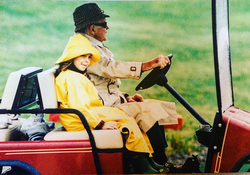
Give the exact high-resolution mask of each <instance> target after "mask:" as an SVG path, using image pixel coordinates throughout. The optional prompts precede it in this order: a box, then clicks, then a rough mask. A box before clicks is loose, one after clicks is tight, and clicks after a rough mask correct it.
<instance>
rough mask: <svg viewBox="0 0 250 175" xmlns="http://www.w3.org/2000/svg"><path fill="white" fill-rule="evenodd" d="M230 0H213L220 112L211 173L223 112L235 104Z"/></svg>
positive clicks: (221, 134) (208, 167)
mask: <svg viewBox="0 0 250 175" xmlns="http://www.w3.org/2000/svg"><path fill="white" fill-rule="evenodd" d="M228 9H229V8H228V0H212V29H213V50H214V69H215V80H216V93H217V104H218V112H217V113H216V116H215V119H214V124H213V130H212V134H211V140H210V144H209V149H208V154H207V161H206V167H205V172H206V173H210V171H211V166H212V159H213V154H214V153H216V152H218V151H220V149H221V145H222V141H223V137H224V132H225V123H224V122H223V120H222V114H223V112H224V111H225V110H226V109H228V108H229V107H230V106H232V105H233V104H234V98H233V84H232V71H231V56H230V39H229V38H230V37H229V12H228V11H229V10H228Z"/></svg>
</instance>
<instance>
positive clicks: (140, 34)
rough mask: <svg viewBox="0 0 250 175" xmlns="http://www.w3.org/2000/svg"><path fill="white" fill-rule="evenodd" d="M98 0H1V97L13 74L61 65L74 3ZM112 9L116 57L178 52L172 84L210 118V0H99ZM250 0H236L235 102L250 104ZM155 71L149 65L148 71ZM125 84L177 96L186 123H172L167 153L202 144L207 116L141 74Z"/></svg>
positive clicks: (150, 94) (111, 42)
mask: <svg viewBox="0 0 250 175" xmlns="http://www.w3.org/2000/svg"><path fill="white" fill-rule="evenodd" d="M87 2H90V1H67V0H65V1H57V0H54V1H43V0H41V1H30V0H20V1H17V0H1V1H0V60H1V61H0V97H1V96H2V94H3V90H4V86H5V83H6V80H7V78H8V75H9V74H10V73H11V72H13V71H17V70H19V69H22V68H25V67H42V68H43V69H44V70H46V69H48V68H51V67H53V66H54V62H55V61H56V60H57V59H58V58H59V57H60V56H61V54H62V52H63V50H64V48H65V46H66V44H67V42H68V39H69V37H70V36H72V35H73V33H74V23H73V17H72V13H73V11H74V9H75V8H76V7H77V6H79V5H81V4H83V3H87ZM91 2H96V3H97V4H98V5H99V6H100V7H101V8H102V9H103V10H104V11H105V13H106V14H108V15H110V18H108V19H107V22H108V26H109V28H110V29H109V30H108V34H107V35H108V40H107V41H105V43H104V44H105V45H106V46H108V47H109V48H110V49H111V51H112V52H113V53H114V55H115V57H114V58H115V59H116V60H123V61H142V62H143V61H148V60H150V59H153V58H154V57H156V56H157V55H159V54H163V55H168V54H170V53H172V54H173V55H174V57H173V62H172V65H171V68H170V70H169V72H168V74H167V77H168V80H169V84H170V85H172V86H173V87H174V88H175V89H176V90H177V91H178V92H179V93H180V94H181V95H182V96H183V97H184V98H185V99H186V100H187V101H188V102H189V103H190V104H191V105H192V106H193V108H194V109H196V110H197V112H198V113H200V115H201V116H202V117H203V118H205V119H206V120H207V121H208V122H209V123H210V124H212V123H213V118H214V116H215V113H216V111H217V101H216V90H215V78H214V63H213V46H212V21H211V1H210V0H165V1H91ZM249 6H250V1H249V0H229V13H230V16H229V18H230V22H229V25H230V32H231V33H230V39H231V59H232V72H233V85H234V101H235V106H236V107H240V108H242V109H244V110H248V111H250V110H249V105H248V104H249V102H250V96H249V95H248V91H249V90H248V88H249V87H250V82H249V81H248V76H249V75H250V69H249V66H250V59H249V58H248V57H249V55H250V39H249V38H250V32H249V29H250V23H249V19H250V12H249ZM147 74H148V72H145V73H143V77H144V76H146V75H147ZM122 83H123V85H122V86H121V87H122V88H121V89H122V90H123V91H126V92H128V93H129V94H134V93H141V94H142V95H143V96H144V97H145V98H154V99H159V100H164V101H171V102H175V103H176V108H177V112H178V113H179V114H180V115H182V116H183V129H181V130H170V129H169V130H166V137H167V140H168V143H169V148H168V149H167V154H173V153H186V152H189V153H190V152H199V151H201V150H202V149H203V147H202V145H200V144H199V143H198V142H197V139H196V136H195V131H196V130H197V129H198V128H199V122H198V121H197V120H196V119H195V118H194V117H193V116H192V115H191V114H190V113H189V112H188V111H187V110H186V109H185V108H184V107H183V106H182V105H181V104H180V103H179V102H178V101H177V100H176V99H175V98H174V97H172V95H171V94H170V93H169V92H168V91H167V90H165V88H164V87H159V86H154V87H152V88H150V89H147V90H143V91H139V92H136V91H135V87H136V86H137V84H138V83H139V81H137V80H122Z"/></svg>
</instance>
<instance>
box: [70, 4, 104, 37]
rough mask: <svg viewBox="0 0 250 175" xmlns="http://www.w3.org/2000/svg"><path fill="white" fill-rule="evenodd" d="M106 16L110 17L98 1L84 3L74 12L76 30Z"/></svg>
mask: <svg viewBox="0 0 250 175" xmlns="http://www.w3.org/2000/svg"><path fill="white" fill-rule="evenodd" d="M105 17H109V15H106V14H104V11H103V10H102V9H101V8H100V7H99V6H98V5H97V4H96V3H87V4H83V5H81V6H79V7H77V8H76V9H75V11H74V12H73V18H74V22H75V32H78V31H79V30H81V29H83V28H84V27H86V26H87V25H90V24H93V23H96V22H98V21H99V20H100V19H102V18H105Z"/></svg>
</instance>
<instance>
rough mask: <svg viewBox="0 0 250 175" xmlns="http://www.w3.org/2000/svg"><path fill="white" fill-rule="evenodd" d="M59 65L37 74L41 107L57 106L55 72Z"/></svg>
mask: <svg viewBox="0 0 250 175" xmlns="http://www.w3.org/2000/svg"><path fill="white" fill-rule="evenodd" d="M57 68H58V67H53V68H50V69H48V70H46V71H43V72H41V73H38V74H37V76H36V77H37V85H38V97H39V103H40V108H41V109H48V108H57V107H58V105H57V98H56V89H55V72H56V69H57Z"/></svg>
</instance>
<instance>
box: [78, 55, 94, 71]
mask: <svg viewBox="0 0 250 175" xmlns="http://www.w3.org/2000/svg"><path fill="white" fill-rule="evenodd" d="M91 58H92V54H86V55H81V56H78V57H76V58H74V61H73V63H74V65H75V66H76V68H77V69H78V70H80V71H84V70H85V69H86V68H87V67H88V66H89V64H90V59H91Z"/></svg>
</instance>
